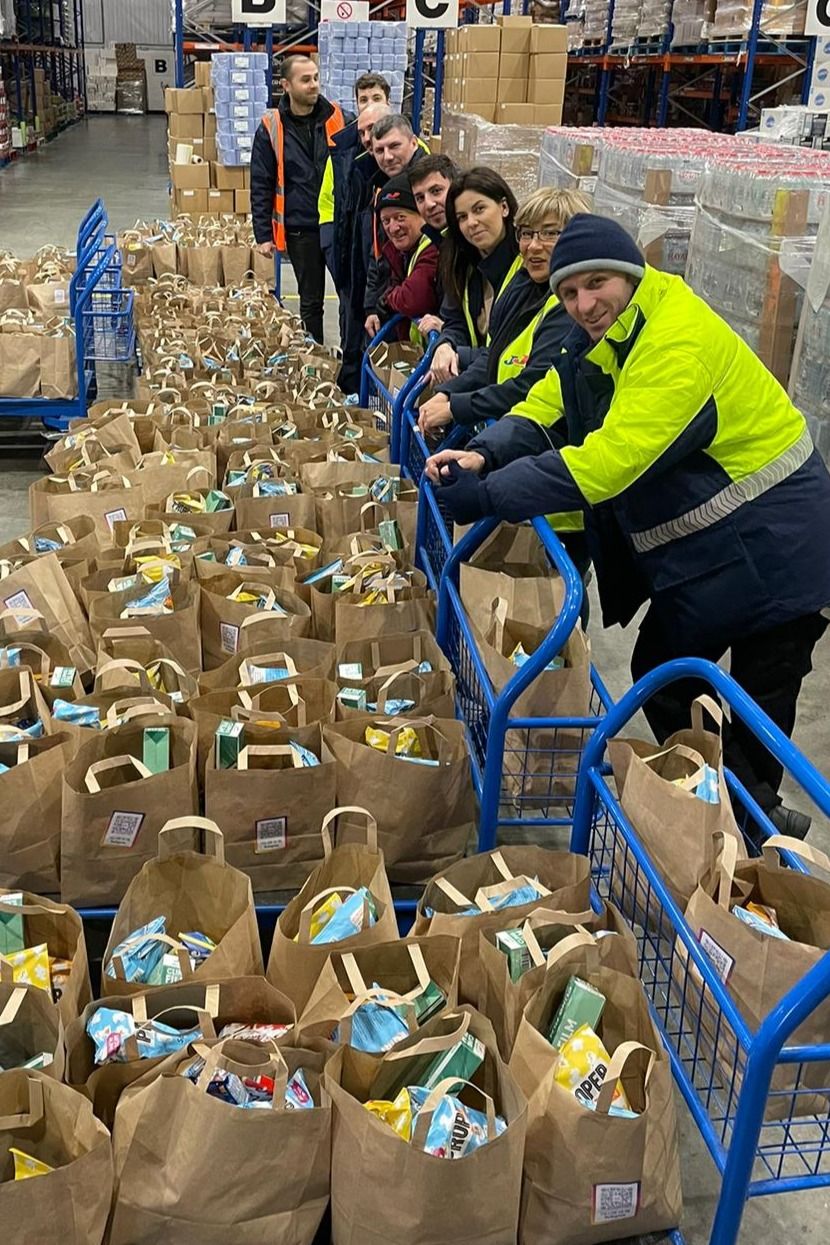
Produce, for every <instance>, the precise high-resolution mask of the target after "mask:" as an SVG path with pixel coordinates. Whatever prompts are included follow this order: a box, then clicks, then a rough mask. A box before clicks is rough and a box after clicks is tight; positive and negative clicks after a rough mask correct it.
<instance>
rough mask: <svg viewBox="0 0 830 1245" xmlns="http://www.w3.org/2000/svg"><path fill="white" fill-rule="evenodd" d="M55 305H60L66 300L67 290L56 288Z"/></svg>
mask: <svg viewBox="0 0 830 1245" xmlns="http://www.w3.org/2000/svg"><path fill="white" fill-rule="evenodd" d="M54 299H55V306H56V307H60V306H62V305H63V304H64V303H65V302H66V290H55V293H54Z"/></svg>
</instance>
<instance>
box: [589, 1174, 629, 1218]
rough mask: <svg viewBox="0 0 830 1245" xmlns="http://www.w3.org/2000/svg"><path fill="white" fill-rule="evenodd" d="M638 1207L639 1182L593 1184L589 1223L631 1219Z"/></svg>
mask: <svg viewBox="0 0 830 1245" xmlns="http://www.w3.org/2000/svg"><path fill="white" fill-rule="evenodd" d="M639 1209H640V1182H639V1180H632V1181H631V1182H630V1183H629V1184H595V1185H594V1196H593V1207H592V1210H591V1223H614V1222H615V1221H616V1220H617V1219H633V1218H634V1216H635V1215H636V1214H637V1211H638V1210H639Z"/></svg>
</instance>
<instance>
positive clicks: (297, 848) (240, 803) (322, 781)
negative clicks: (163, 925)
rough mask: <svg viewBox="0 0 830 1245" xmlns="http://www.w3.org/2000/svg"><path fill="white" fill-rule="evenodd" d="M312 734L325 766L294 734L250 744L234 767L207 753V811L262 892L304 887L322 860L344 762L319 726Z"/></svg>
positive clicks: (231, 856) (233, 857) (309, 742)
mask: <svg viewBox="0 0 830 1245" xmlns="http://www.w3.org/2000/svg"><path fill="white" fill-rule="evenodd" d="M305 738H306V742H305V744H304V747H305V748H306V749H308V750H309V751H310V752H312V753H313V755H314V756H316V757H317V759H318V761H319V764H318V765H305V764H304V763H303V759H302V757H301V756H300V754H299V753H298V751H297V749H296V748H292V746H291V740H290V738H289V739H288V740H287V741H286V742H280V743H266V744H248V743H246V744H245V745H244V746H243V747H242V748H241V749H240V751H239V757H238V760H237V765H236V768H234V769H217V768H216V758H215V750H214V751H213V752H212V753H211V755H210V756H209V757H208V762H207V770H206V774H205V813H206V815H207V816H208V817H210V818H212V819H213V821H215V822H216V823H217V825H218V826H219V827H220V829H221V830H222V832H223V834H224V836H225V851H226V855H227V860H228V863H229V864H231V865H234V866H235V867H236V868H237V869H241V870H242V871H243V872H244V873H245V874H247V876H248V877H249V878H250V879H251V884H252V886H253V890H254V893H255V894H261V893H263V892H267V891H277V890H286V889H289V888H295V887H299V886H302V884H303V882H305V880H306V878H307V877H308V875H309V874H310V873H311V871H312V869H313V868H314V867H315V866H316V865H318V864H319V863H320V861H321V859H322V848H321V843H320V823H321V821H322V820H323V818H324V817H325V815H326V813H327V812H328V811H329V809H331V808H333V807H334V806H335V804H336V803H337V798H336V796H337V786H336V769H337V767H336V766H335V763H334V758H333V757H332V755H331V753H330V752H329V751H328V748H326V746H325V744H324V743H323V737H322V731H321V728H320V726H319V725H316V726H315V727H313V728H312V729H311V731H310V732H307V733H306V735H305Z"/></svg>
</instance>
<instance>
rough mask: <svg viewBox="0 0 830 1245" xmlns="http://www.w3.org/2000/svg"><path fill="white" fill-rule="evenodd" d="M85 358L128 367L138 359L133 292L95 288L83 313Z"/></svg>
mask: <svg viewBox="0 0 830 1245" xmlns="http://www.w3.org/2000/svg"><path fill="white" fill-rule="evenodd" d="M83 322H84V357H85V358H86V359H95V360H97V361H107V362H111V363H112V362H115V363H126V362H128V361H129V360H130V359H132V358H133V356H134V355H135V327H134V324H133V291H132V290H102V289H100V287H97V286H96V288H95V290H94V291H93V292H92V295H91V297H90V300H89V305H88V306H86V307H85V308H84V311H83Z"/></svg>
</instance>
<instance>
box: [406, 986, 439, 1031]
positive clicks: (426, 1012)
mask: <svg viewBox="0 0 830 1245" xmlns="http://www.w3.org/2000/svg"><path fill="white" fill-rule="evenodd" d="M446 1001H447V996H446V994H444V991H443V990H442V989H441V987H440V986H438V985H436V984H435V982H434V981H428V982H427V984H426V985H425V986H424V988H423V990H422V991H421V993H420V994H419V995H418V996H417V997H416V998H415V999H413V1003H414V1004H415V1019H416V1021H417V1022H418V1024H419V1025H423V1024H426V1022H427V1021H428V1020H432V1017H433V1016H434V1015H435V1014H436V1013H437V1012H440V1010H441V1008H442V1007H443V1006H444V1004H445V1003H446Z"/></svg>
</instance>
